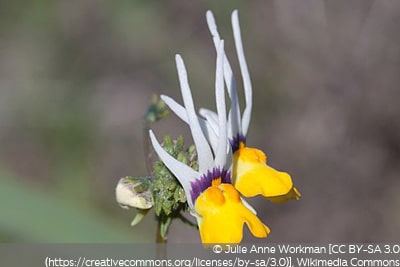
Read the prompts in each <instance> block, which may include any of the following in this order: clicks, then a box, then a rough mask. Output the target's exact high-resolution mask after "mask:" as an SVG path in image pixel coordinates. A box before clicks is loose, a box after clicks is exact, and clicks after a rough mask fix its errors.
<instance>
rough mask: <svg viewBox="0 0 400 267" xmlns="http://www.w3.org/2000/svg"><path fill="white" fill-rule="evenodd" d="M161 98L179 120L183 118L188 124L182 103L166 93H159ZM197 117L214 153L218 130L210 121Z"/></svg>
mask: <svg viewBox="0 0 400 267" xmlns="http://www.w3.org/2000/svg"><path fill="white" fill-rule="evenodd" d="M161 99H162V100H163V101H164V102H165V104H167V106H168V107H169V108H170V109H171V110H172V111H173V112H174V113H175V114H176V115H177V116H178V117H179V118H180V119H181V120H183V121H184V122H185V123H187V124H189V121H188V117H187V112H186V109H185V108H184V107H183V106H182V105H180V104H179V103H178V102H176V101H175V100H174V99H172V98H171V97H169V96H166V95H161ZM198 119H199V123H200V127H201V129H202V131H203V133H204V135H205V137H206V139H207V141H208V142H209V143H210V145H211V148H212V150H213V151H214V153H215V152H216V150H217V144H218V137H217V134H218V132H216V131H215V129H213V128H212V125H211V124H210V123H208V122H207V121H206V120H204V119H202V118H199V117H198ZM217 130H218V129H217Z"/></svg>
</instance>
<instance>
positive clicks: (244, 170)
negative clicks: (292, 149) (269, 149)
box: [233, 146, 301, 203]
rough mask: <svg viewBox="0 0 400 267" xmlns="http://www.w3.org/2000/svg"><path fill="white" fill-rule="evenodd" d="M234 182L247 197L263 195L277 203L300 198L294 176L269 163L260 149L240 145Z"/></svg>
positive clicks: (235, 155)
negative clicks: (293, 180)
mask: <svg viewBox="0 0 400 267" xmlns="http://www.w3.org/2000/svg"><path fill="white" fill-rule="evenodd" d="M233 182H234V185H235V188H236V189H237V190H238V191H239V192H240V193H241V194H242V195H244V196H245V197H253V196H256V195H262V196H264V197H266V198H267V199H269V200H270V201H272V202H275V203H281V202H284V201H286V200H289V199H298V198H300V196H301V195H300V193H299V191H298V190H297V189H296V188H295V187H294V186H293V182H292V178H291V177H290V175H289V174H288V173H286V172H280V171H277V170H275V169H274V168H271V167H270V166H268V165H267V157H266V155H265V154H264V152H262V151H261V150H259V149H256V148H249V147H244V146H242V147H240V148H239V149H238V150H237V151H236V152H235V153H234V155H233Z"/></svg>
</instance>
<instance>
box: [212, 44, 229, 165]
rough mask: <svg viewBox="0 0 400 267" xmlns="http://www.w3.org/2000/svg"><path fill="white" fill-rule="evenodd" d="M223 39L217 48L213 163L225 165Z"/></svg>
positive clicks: (225, 131) (225, 132) (226, 139)
mask: <svg viewBox="0 0 400 267" xmlns="http://www.w3.org/2000/svg"><path fill="white" fill-rule="evenodd" d="M224 55H225V53H224V41H223V40H221V41H220V43H219V45H218V50H217V63H216V65H217V67H216V74H215V101H216V105H217V113H218V128H219V136H218V146H217V152H216V153H215V165H216V166H225V164H226V157H227V153H226V149H227V146H228V137H227V130H226V127H227V125H226V105H225V90H224Z"/></svg>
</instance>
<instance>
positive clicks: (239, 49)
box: [232, 10, 253, 136]
mask: <svg viewBox="0 0 400 267" xmlns="http://www.w3.org/2000/svg"><path fill="white" fill-rule="evenodd" d="M232 28H233V36H234V39H235V46H236V53H237V55H238V59H239V66H240V72H241V73H242V77H243V87H244V93H245V99H246V108H245V110H244V112H243V116H242V133H243V135H244V136H246V135H247V130H248V129H249V125H250V118H251V109H252V105H253V102H252V98H253V90H252V85H251V80H250V74H249V70H248V68H247V63H246V58H245V56H244V51H243V44H242V37H241V34H240V26H239V18H238V11H237V10H234V11H233V12H232Z"/></svg>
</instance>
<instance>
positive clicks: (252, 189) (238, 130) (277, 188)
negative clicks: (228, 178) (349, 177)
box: [167, 10, 300, 203]
mask: <svg viewBox="0 0 400 267" xmlns="http://www.w3.org/2000/svg"><path fill="white" fill-rule="evenodd" d="M207 23H208V26H209V29H210V32H211V34H212V36H213V40H214V44H215V46H217V44H218V42H219V41H220V37H219V33H218V30H217V26H216V23H215V19H214V17H213V14H212V12H211V11H208V12H207ZM232 28H233V35H234V40H235V47H236V53H237V56H238V59H239V66H240V71H241V75H242V78H243V88H244V93H245V104H246V108H245V109H244V111H243V115H242V116H241V115H240V107H239V101H238V96H237V90H236V82H235V79H234V76H233V73H232V69H231V66H230V64H229V61H228V58H227V57H226V56H225V57H224V79H225V83H226V86H227V88H228V95H229V97H230V100H231V106H230V111H229V116H228V138H229V142H230V145H231V148H232V153H233V173H232V176H233V184H234V186H235V188H236V189H237V190H238V191H239V192H240V193H241V194H242V195H244V196H245V197H253V196H256V195H262V196H264V197H265V198H267V199H269V200H270V201H272V202H275V203H280V202H284V201H286V200H289V199H298V198H300V193H299V191H298V190H297V189H296V187H294V185H293V182H292V179H291V177H290V175H289V174H288V173H286V172H280V171H277V170H275V169H274V168H272V167H270V166H268V165H267V157H266V155H265V153H264V152H263V151H261V150H260V149H257V148H251V147H247V146H246V136H247V131H248V128H249V124H250V118H251V110H252V94H253V93H252V85H251V80H250V75H249V71H248V67H247V63H246V58H245V56H244V51H243V44H242V39H241V33H240V26H239V19H238V14H237V10H235V11H233V13H232ZM167 104H168V103H167ZM200 114H201V115H202V116H203V117H205V118H206V121H207V123H208V124H211V125H210V126H208V127H209V128H213V129H216V126H215V124H216V114H215V113H214V112H212V111H210V110H207V109H201V110H200ZM217 134H218V133H217Z"/></svg>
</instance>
